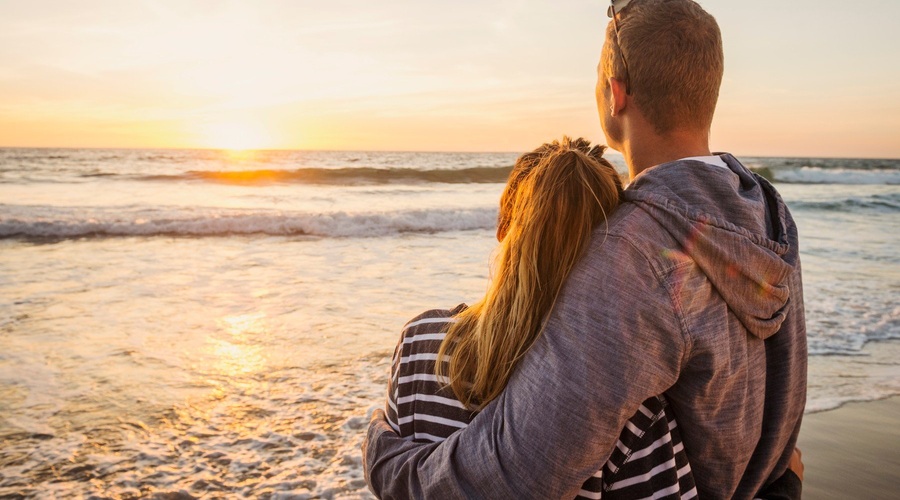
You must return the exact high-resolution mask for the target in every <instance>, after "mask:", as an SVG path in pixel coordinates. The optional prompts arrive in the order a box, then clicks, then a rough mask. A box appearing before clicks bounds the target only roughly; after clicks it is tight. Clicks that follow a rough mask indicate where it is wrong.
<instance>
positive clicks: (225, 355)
mask: <svg viewBox="0 0 900 500" xmlns="http://www.w3.org/2000/svg"><path fill="white" fill-rule="evenodd" d="M217 324H218V326H219V330H220V331H221V332H224V333H226V334H227V335H226V336H221V335H216V336H213V337H211V338H210V339H209V340H210V343H211V352H212V355H213V358H214V359H215V362H214V363H215V364H214V367H213V371H214V372H216V373H218V374H221V375H226V376H247V375H250V374H253V373H258V372H260V371H262V369H263V368H265V366H266V358H265V356H263V346H262V345H261V342H260V341H261V339H262V338H264V337H266V336H267V335H268V327H267V325H266V315H265V314H264V313H254V314H241V315H237V316H225V317H222V318H220V319H219V320H218V321H217Z"/></svg>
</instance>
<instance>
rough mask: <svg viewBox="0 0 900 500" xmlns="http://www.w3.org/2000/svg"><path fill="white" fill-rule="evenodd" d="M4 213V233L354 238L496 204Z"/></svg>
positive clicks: (427, 227) (479, 220)
mask: <svg viewBox="0 0 900 500" xmlns="http://www.w3.org/2000/svg"><path fill="white" fill-rule="evenodd" d="M60 215H61V216H59V217H46V216H44V217H38V218H28V217H5V218H0V238H47V239H74V238H86V237H121V236H190V237H207V236H227V235H271V236H301V235H306V236H316V237H333V238H353V237H372V236H389V235H395V234H403V233H439V232H445V231H465V230H474V229H491V228H493V227H495V225H496V221H497V209H496V208H475V209H437V210H409V211H397V212H373V213H346V212H333V213H281V212H276V213H273V212H263V213H260V212H223V211H215V210H211V211H208V212H207V213H200V214H197V213H196V212H193V211H192V212H190V213H187V212H185V213H168V212H166V213H158V214H152V215H149V216H148V215H141V216H136V217H128V218H123V217H122V216H121V213H119V214H116V213H113V212H102V213H99V214H91V216H90V217H73V216H69V215H67V214H60Z"/></svg>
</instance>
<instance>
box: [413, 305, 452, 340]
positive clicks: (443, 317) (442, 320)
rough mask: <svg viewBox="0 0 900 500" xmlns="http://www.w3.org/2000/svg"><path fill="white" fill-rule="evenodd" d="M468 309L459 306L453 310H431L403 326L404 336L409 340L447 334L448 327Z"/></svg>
mask: <svg viewBox="0 0 900 500" xmlns="http://www.w3.org/2000/svg"><path fill="white" fill-rule="evenodd" d="M467 307H468V306H467V305H466V304H459V305H458V306H456V307H454V308H453V309H429V310H427V311H425V312H423V313H421V314H419V315H418V316H415V317H414V318H412V319H411V320H409V321H407V322H406V324H405V325H403V336H404V337H405V338H409V337H413V336H416V335H425V334H431V333H438V332H446V331H447V328H448V326H449V325H450V324H452V323H454V322H455V321H456V319H455V318H456V316H457V315H458V314H459V313H461V312H462V311H464V310H466V308H467Z"/></svg>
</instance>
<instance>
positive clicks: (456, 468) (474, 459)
mask: <svg viewBox="0 0 900 500" xmlns="http://www.w3.org/2000/svg"><path fill="white" fill-rule="evenodd" d="M623 245H624V246H625V247H626V248H622V246H623ZM627 247H628V244H627V243H625V242H622V241H620V240H618V239H617V238H615V237H613V236H608V237H607V239H606V241H605V243H604V247H603V248H602V249H599V248H597V247H596V246H595V247H594V248H592V249H591V254H590V255H589V258H586V259H585V260H586V261H587V262H585V263H583V264H582V265H580V266H579V267H578V268H576V270H575V271H574V272H573V274H572V275H571V276H570V278H569V281H568V282H567V286H566V288H565V290H564V291H563V294H562V295H561V296H560V298H559V300H558V302H557V304H556V307H555V309H554V312H553V313H552V314H551V317H550V319H549V321H548V323H547V325H546V327H545V330H544V333H543V334H542V335H541V337H540V338H539V339H538V340H537V342H536V343H535V345H534V346H533V347H532V349H531V350H530V351H529V352H528V354H527V355H526V356H525V357H524V358H523V359H522V361H521V362H520V364H519V366H518V367H517V369H516V372H515V374H514V375H513V377H512V378H511V379H510V382H509V384H508V386H507V387H506V389H505V390H504V392H503V393H502V394H501V396H500V397H499V398H497V399H496V400H494V401H492V402H491V403H490V404H489V405H488V406H487V407H486V408H485V409H484V410H483V411H482V412H481V413H480V414H479V415H477V416H476V417H475V419H473V421H472V423H471V424H470V425H469V427H467V428H465V429H462V430H460V431H459V432H457V433H455V434H453V435H452V436H451V437H450V438H449V439H447V440H446V441H444V442H443V443H440V444H436V445H435V444H430V445H423V444H419V443H413V442H410V441H406V440H403V439H400V438H399V437H397V436H396V434H394V433H393V432H391V431H390V428H389V427H387V424H386V423H385V422H384V421H383V419H376V420H374V421H373V423H372V424H371V426H370V428H369V434H368V436H367V440H366V443H365V445H364V457H363V460H364V467H365V470H366V477H367V479H368V480H369V484H370V485H371V487H372V489H373V491H374V492H375V493H376V494H377V495H379V496H381V497H382V498H408V497H412V498H421V497H428V498H431V497H441V498H454V497H458V498H464V497H482V498H523V497H534V498H543V497H574V496H575V495H576V494H577V492H578V490H579V488H580V486H581V484H582V483H583V482H584V480H585V479H587V478H588V477H589V476H591V475H592V474H593V473H595V472H596V471H597V470H599V469H600V467H601V466H602V465H603V464H604V463H605V461H606V460H607V458H608V457H609V454H610V453H611V451H612V449H613V447H614V446H615V442H616V439H617V438H618V436H619V434H620V432H621V430H622V428H623V426H624V424H625V421H626V420H627V419H628V418H629V417H631V415H633V414H634V412H635V411H636V410H637V408H638V407H639V405H640V403H641V402H642V401H644V400H645V399H646V398H648V397H650V396H654V395H657V394H660V393H662V392H664V391H665V390H666V389H667V388H668V387H670V386H671V385H672V384H674V382H675V380H676V379H677V377H678V373H679V371H680V369H681V364H682V362H683V359H684V357H685V353H686V344H685V341H684V337H683V335H684V334H683V332H682V329H681V322H680V321H679V320H678V318H677V317H675V312H674V311H675V309H674V307H673V303H672V298H671V295H670V294H669V290H667V289H666V287H665V286H664V284H663V282H662V280H660V279H659V277H658V276H657V275H656V274H655V273H654V272H653V270H652V267H651V266H650V265H649V263H648V262H647V261H646V259H643V258H642V257H641V256H640V255H637V254H636V252H634V250H633V249H631V248H627ZM601 250H602V251H601ZM610 253H612V254H614V255H616V260H615V261H613V260H612V259H611V258H610V255H609V254H610ZM612 262H615V264H608V263H612Z"/></svg>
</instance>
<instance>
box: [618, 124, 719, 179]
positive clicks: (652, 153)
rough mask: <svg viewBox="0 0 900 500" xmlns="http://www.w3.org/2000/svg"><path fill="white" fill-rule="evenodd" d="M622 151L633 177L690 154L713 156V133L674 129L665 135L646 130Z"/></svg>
mask: <svg viewBox="0 0 900 500" xmlns="http://www.w3.org/2000/svg"><path fill="white" fill-rule="evenodd" d="M622 149H623V151H622V155H623V156H624V157H625V162H626V163H627V164H628V173H629V175H630V176H631V178H632V179H634V178H635V176H637V175H638V174H640V173H641V172H643V171H644V170H647V169H648V168H650V167H654V166H656V165H659V164H662V163H666V162H670V161H675V160H679V159H681V158H690V157H692V156H709V155H710V154H711V153H710V151H709V134H708V133H702V132H701V133H698V132H695V131H673V132H670V133H668V134H666V135H664V136H661V135H657V134H655V133H648V134H642V135H641V136H640V137H634V138H633V139H632V140H629V141H626V142H625V143H624V144H623V148H622Z"/></svg>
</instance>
